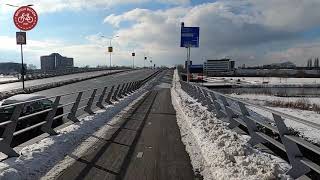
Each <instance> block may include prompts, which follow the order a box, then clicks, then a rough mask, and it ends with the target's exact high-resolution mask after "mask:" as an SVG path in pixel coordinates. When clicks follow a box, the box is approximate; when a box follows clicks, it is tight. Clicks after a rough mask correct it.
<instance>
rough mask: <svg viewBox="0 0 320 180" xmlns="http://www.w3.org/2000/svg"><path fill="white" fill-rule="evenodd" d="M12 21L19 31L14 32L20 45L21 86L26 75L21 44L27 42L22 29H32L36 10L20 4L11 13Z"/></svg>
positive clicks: (35, 18)
mask: <svg viewBox="0 0 320 180" xmlns="http://www.w3.org/2000/svg"><path fill="white" fill-rule="evenodd" d="M13 22H14V24H15V26H16V27H17V28H18V29H20V32H17V33H16V40H17V44H18V45H20V51H21V79H22V88H23V90H24V89H25V86H24V76H25V75H26V68H25V66H24V63H23V45H26V44H27V34H26V32H23V31H29V30H31V29H33V28H34V27H35V26H36V25H37V23H38V15H37V12H36V11H35V10H34V9H32V8H31V7H28V6H22V7H20V8H18V9H17V10H16V12H15V13H14V15H13Z"/></svg>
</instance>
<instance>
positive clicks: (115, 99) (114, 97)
mask: <svg viewBox="0 0 320 180" xmlns="http://www.w3.org/2000/svg"><path fill="white" fill-rule="evenodd" d="M119 89H120V84H119V85H118V87H117V89H116V91H115V92H114V94H113V96H112V100H114V101H118V98H117V96H118V93H119Z"/></svg>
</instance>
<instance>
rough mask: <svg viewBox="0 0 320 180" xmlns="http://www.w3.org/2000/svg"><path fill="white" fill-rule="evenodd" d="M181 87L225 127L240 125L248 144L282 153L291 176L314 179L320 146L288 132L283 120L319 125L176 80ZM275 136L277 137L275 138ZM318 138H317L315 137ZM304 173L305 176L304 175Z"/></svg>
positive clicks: (318, 172) (232, 127)
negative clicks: (268, 145) (268, 146)
mask: <svg viewBox="0 0 320 180" xmlns="http://www.w3.org/2000/svg"><path fill="white" fill-rule="evenodd" d="M180 84H181V88H182V89H183V90H184V91H185V92H187V93H188V94H189V95H190V96H191V97H193V98H195V99H197V101H198V102H200V103H201V104H202V105H204V106H207V107H208V110H209V111H213V112H214V113H215V114H216V116H217V117H218V118H224V119H227V121H228V123H229V125H228V126H229V128H231V129H234V128H237V127H240V126H241V127H244V128H245V129H246V131H247V132H248V134H249V135H250V137H251V138H250V140H249V141H248V143H249V144H251V145H252V146H254V145H257V144H260V143H271V144H272V145H273V146H274V147H276V148H277V149H278V150H280V151H281V152H283V153H285V155H286V156H287V160H288V162H289V163H290V165H291V166H292V167H291V169H290V170H289V171H288V172H287V174H288V175H290V176H291V177H293V178H301V179H310V178H312V179H318V178H319V174H320V166H319V163H320V162H319V159H320V148H319V147H318V146H317V145H315V144H312V143H310V142H308V141H306V140H305V139H303V138H301V137H298V136H296V135H294V134H293V133H292V131H290V128H289V127H288V126H287V125H286V124H285V122H284V119H289V120H291V121H294V122H297V123H301V124H304V125H306V126H309V127H312V128H314V129H317V130H320V125H319V124H316V123H312V122H309V121H306V120H303V119H300V118H297V117H294V116H291V115H288V114H285V113H281V112H278V111H274V110H272V109H269V108H266V107H263V106H259V105H255V104H252V103H248V102H245V101H242V100H239V99H236V98H233V97H230V96H228V95H224V94H221V93H218V92H215V91H212V90H209V89H207V88H205V87H200V86H198V85H195V84H188V83H186V82H184V81H180ZM248 107H254V108H257V109H260V110H263V111H266V112H268V113H271V114H272V117H273V119H268V118H266V117H263V116H261V115H260V116H259V115H258V114H257V113H255V112H252V110H251V109H249V108H248ZM276 137H279V138H276ZM319 138H320V137H319ZM306 174H307V175H308V176H306Z"/></svg>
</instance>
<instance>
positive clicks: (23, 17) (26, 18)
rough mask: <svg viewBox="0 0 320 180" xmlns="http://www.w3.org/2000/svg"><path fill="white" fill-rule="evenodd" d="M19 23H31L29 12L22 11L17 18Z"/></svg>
mask: <svg viewBox="0 0 320 180" xmlns="http://www.w3.org/2000/svg"><path fill="white" fill-rule="evenodd" d="M18 22H19V23H24V22H28V23H32V22H33V17H31V16H30V14H29V13H22V15H21V16H20V17H19V18H18Z"/></svg>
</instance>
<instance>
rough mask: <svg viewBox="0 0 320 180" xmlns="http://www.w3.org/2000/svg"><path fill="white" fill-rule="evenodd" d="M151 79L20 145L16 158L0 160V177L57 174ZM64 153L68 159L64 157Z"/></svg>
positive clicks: (3, 178)
mask: <svg viewBox="0 0 320 180" xmlns="http://www.w3.org/2000/svg"><path fill="white" fill-rule="evenodd" d="M154 81H155V79H153V80H151V81H149V82H148V83H147V84H145V85H144V87H142V88H140V89H139V90H138V91H136V92H135V93H133V94H132V95H130V96H128V97H125V98H123V99H121V100H120V101H119V102H118V103H117V104H115V105H112V106H107V107H106V110H99V111H97V112H96V114H95V115H92V116H87V117H84V118H82V119H80V122H79V123H76V124H72V125H70V126H68V127H66V128H63V129H61V130H59V131H58V132H59V135H57V136H51V137H48V138H45V139H43V140H41V141H39V142H37V143H36V144H33V145H29V146H27V147H25V148H23V149H22V150H21V151H20V152H19V154H20V156H19V157H14V158H9V159H7V160H4V161H2V162H0V179H1V180H7V179H15V180H20V179H40V178H41V177H42V176H44V175H46V174H47V173H48V174H47V178H48V179H54V177H55V176H56V175H57V173H59V172H61V171H62V170H63V169H65V168H66V167H68V166H70V165H71V164H72V162H73V161H72V160H71V159H70V157H73V156H80V154H81V153H83V152H85V151H86V150H87V149H89V148H90V147H91V146H92V144H94V142H95V141H96V139H92V138H93V137H92V134H96V135H97V136H99V135H100V136H101V135H102V134H103V133H106V132H108V131H109V130H110V128H111V126H108V125H107V123H108V122H109V123H112V122H114V121H117V120H119V118H120V116H121V115H122V114H124V113H125V112H126V111H127V110H129V109H130V107H131V106H132V105H133V104H134V103H136V102H137V101H138V100H139V98H142V97H143V96H144V95H145V94H146V91H147V90H148V89H149V88H150V87H151V86H152V85H153V83H154ZM121 111H122V112H121ZM118 113H119V114H118ZM116 115H117V116H116ZM115 116H116V117H115ZM67 155H69V158H66V159H65V156H67ZM52 168H53V170H51V169H52ZM50 170H51V171H50Z"/></svg>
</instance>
